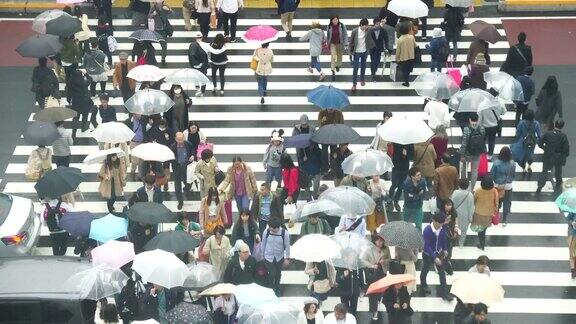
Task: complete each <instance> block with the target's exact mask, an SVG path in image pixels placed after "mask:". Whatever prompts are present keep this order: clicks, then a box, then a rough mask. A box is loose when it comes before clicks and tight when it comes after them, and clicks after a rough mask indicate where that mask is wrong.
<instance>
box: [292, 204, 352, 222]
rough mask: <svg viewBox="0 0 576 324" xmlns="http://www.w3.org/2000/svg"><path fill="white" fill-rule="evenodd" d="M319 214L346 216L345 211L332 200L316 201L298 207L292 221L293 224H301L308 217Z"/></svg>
mask: <svg viewBox="0 0 576 324" xmlns="http://www.w3.org/2000/svg"><path fill="white" fill-rule="evenodd" d="M319 213H324V214H326V215H331V216H342V215H344V214H346V211H345V210H344V209H342V207H340V205H338V204H337V203H335V202H334V201H332V200H328V199H318V200H313V201H309V202H307V203H305V204H303V205H300V207H298V209H297V210H296V212H295V213H294V214H292V220H294V221H295V222H303V221H306V220H307V219H308V216H310V215H314V214H319Z"/></svg>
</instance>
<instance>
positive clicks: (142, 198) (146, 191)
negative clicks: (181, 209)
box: [128, 174, 164, 206]
mask: <svg viewBox="0 0 576 324" xmlns="http://www.w3.org/2000/svg"><path fill="white" fill-rule="evenodd" d="M155 180H156V179H155V178H154V176H153V175H151V174H147V175H146V176H145V177H144V185H143V186H142V187H140V188H138V190H136V192H135V193H134V194H133V195H132V197H131V198H130V200H129V201H128V205H129V206H132V205H134V204H135V203H137V202H155V203H159V204H161V203H162V202H163V200H164V199H163V197H162V191H161V190H160V188H158V187H156V186H154V182H155Z"/></svg>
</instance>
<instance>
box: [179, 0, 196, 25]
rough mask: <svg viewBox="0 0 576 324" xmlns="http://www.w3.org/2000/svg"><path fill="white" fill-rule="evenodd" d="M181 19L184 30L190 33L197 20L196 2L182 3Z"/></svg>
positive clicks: (192, 0)
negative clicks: (182, 19)
mask: <svg viewBox="0 0 576 324" xmlns="http://www.w3.org/2000/svg"><path fill="white" fill-rule="evenodd" d="M182 18H184V29H185V30H186V31H192V27H193V26H195V25H196V19H197V18H198V13H197V11H196V0H184V1H182Z"/></svg>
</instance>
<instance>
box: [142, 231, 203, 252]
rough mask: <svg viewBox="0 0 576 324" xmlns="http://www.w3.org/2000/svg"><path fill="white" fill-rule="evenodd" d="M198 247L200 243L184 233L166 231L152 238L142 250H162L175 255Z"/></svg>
mask: <svg viewBox="0 0 576 324" xmlns="http://www.w3.org/2000/svg"><path fill="white" fill-rule="evenodd" d="M198 245H200V241H199V240H198V239H197V238H195V237H193V236H192V235H190V234H188V233H186V232H184V231H166V232H162V233H159V234H158V235H156V236H154V238H152V239H151V240H150V241H148V243H146V245H144V250H146V251H150V250H156V249H160V250H164V251H166V252H172V253H175V254H180V253H185V252H188V251H194V249H195V248H196V247H198Z"/></svg>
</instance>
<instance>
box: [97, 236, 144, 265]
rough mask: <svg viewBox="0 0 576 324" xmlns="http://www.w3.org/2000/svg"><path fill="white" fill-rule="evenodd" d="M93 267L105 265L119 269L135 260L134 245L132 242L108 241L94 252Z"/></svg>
mask: <svg viewBox="0 0 576 324" xmlns="http://www.w3.org/2000/svg"><path fill="white" fill-rule="evenodd" d="M91 255H92V265H94V266H97V265H105V266H108V267H111V268H115V269H118V268H120V267H121V266H123V265H125V264H126V263H128V262H130V261H132V260H134V256H135V255H136V254H135V253H134V244H132V243H131V242H120V241H114V240H112V241H108V242H106V243H104V244H102V245H100V246H98V247H96V248H94V249H93V250H92V253H91Z"/></svg>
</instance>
